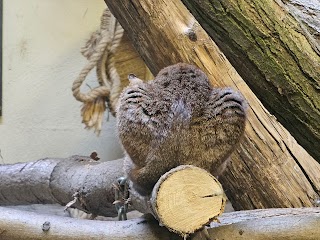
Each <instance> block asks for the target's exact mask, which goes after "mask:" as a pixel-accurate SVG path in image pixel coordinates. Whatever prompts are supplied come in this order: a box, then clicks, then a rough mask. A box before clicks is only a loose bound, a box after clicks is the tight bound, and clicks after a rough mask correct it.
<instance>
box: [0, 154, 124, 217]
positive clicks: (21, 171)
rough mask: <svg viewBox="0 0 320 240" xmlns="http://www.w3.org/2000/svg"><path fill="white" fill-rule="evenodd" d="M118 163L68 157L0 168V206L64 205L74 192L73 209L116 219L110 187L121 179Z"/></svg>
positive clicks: (112, 191)
mask: <svg viewBox="0 0 320 240" xmlns="http://www.w3.org/2000/svg"><path fill="white" fill-rule="evenodd" d="M122 164H123V160H122V159H119V160H114V161H108V162H101V161H94V160H92V159H91V158H89V157H84V156H72V157H70V158H67V159H63V158H60V159H50V158H46V159H40V160H38V161H34V162H28V163H17V164H12V165H0V205H19V204H20V205H21V204H37V203H42V204H48V203H58V204H60V205H63V206H65V205H66V204H67V203H69V202H70V201H72V200H74V197H73V195H74V194H75V193H76V192H77V193H78V194H77V195H78V200H77V201H76V202H75V203H74V205H73V207H76V208H78V209H80V210H82V211H85V212H88V213H92V214H94V215H101V216H117V214H118V213H117V211H116V209H115V207H114V205H113V202H114V200H115V199H114V190H113V185H112V184H113V183H115V182H116V180H117V178H119V177H122V176H124V172H123V170H122Z"/></svg>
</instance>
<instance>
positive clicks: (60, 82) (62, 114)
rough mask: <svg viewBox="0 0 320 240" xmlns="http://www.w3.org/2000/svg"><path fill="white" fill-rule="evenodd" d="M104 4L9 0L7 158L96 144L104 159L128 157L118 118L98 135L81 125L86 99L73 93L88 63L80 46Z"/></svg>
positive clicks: (98, 0)
mask: <svg viewBox="0 0 320 240" xmlns="http://www.w3.org/2000/svg"><path fill="white" fill-rule="evenodd" d="M104 6H105V5H104V2H103V0H5V1H4V16H3V21H4V24H3V117H2V118H1V120H0V150H1V156H0V163H13V162H20V161H32V160H36V159H39V158H43V157H67V156H70V155H73V154H85V155H88V154H90V152H91V151H92V150H97V151H98V153H99V154H100V157H101V158H102V159H116V158H118V157H121V156H122V150H121V148H120V146H119V144H118V140H117V138H116V135H115V120H114V118H112V117H110V120H109V121H108V122H107V121H105V122H104V126H103V131H102V132H101V135H100V137H97V136H96V135H95V134H94V133H93V132H92V131H87V130H85V129H84V126H83V125H82V124H81V118H80V106H81V104H80V103H79V102H77V101H76V100H75V99H74V98H73V96H72V93H71V85H72V82H73V80H74V79H75V78H76V76H77V74H78V73H79V71H80V70H81V68H82V67H83V65H84V64H85V63H86V60H85V59H84V57H82V55H81V54H80V53H79V49H80V48H81V47H82V46H83V44H84V43H85V41H86V39H87V38H88V37H89V35H90V33H91V32H93V31H95V30H96V29H97V27H98V25H99V21H100V19H99V18H100V15H101V13H102V11H103V9H104ZM94 83H95V76H94V74H92V75H90V79H89V84H90V85H91V86H94ZM106 119H107V117H106Z"/></svg>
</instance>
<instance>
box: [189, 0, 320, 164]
mask: <svg viewBox="0 0 320 240" xmlns="http://www.w3.org/2000/svg"><path fill="white" fill-rule="evenodd" d="M183 2H184V3H185V4H186V6H187V7H188V8H189V10H190V11H191V12H192V14H193V15H194V16H195V18H196V19H197V20H198V21H199V23H200V24H201V25H202V26H203V28H204V29H205V30H206V31H207V33H208V34H209V35H210V37H211V38H212V39H213V40H214V41H215V43H216V44H217V45H218V46H219V48H220V49H221V50H222V52H223V53H224V54H225V55H226V57H227V58H228V60H229V61H230V62H231V64H232V65H233V66H234V67H235V68H236V70H237V72H238V73H239V74H240V75H241V76H242V78H243V79H244V80H245V81H246V83H247V84H248V85H249V87H250V88H251V90H252V91H253V92H254V93H255V94H256V95H257V97H258V98H259V99H260V100H261V102H262V103H263V105H264V106H265V107H266V108H267V109H268V110H269V111H270V112H271V113H272V114H274V115H275V116H276V117H277V119H278V120H279V121H280V122H281V123H282V124H283V125H284V126H285V127H286V129H287V130H289V132H290V133H291V134H292V135H293V136H294V137H295V139H296V140H297V141H298V143H299V144H301V145H302V146H303V147H304V148H305V149H306V150H307V151H308V152H309V153H310V154H311V155H312V156H313V157H314V158H315V159H316V160H317V161H318V162H320V151H319V146H320V124H319V122H320V94H319V93H320V71H319V69H320V38H319V34H320V27H319V26H320V2H319V1H316V0H311V1H309V0H307V1H306V0H299V1H296V0H289V1H276V0H263V1H254V0H227V1H224V0H223V1H222V0H213V1H209V0H205V1H200V0H197V1H190V0H183Z"/></svg>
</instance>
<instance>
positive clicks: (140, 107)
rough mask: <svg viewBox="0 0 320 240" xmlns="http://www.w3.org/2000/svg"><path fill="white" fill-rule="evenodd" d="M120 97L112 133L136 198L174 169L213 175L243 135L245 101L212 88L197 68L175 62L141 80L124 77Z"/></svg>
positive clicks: (238, 95)
mask: <svg viewBox="0 0 320 240" xmlns="http://www.w3.org/2000/svg"><path fill="white" fill-rule="evenodd" d="M129 80H130V84H129V86H128V87H127V88H125V89H124V90H123V92H122V93H121V95H120V99H119V105H118V109H117V129H118V136H119V139H120V141H121V144H122V146H123V148H124V150H125V164H124V165H125V166H124V168H125V172H126V174H127V175H128V178H129V179H130V180H131V181H132V183H133V187H134V188H135V190H136V191H138V192H139V193H140V194H141V195H143V196H145V195H148V194H150V193H151V191H152V189H153V187H154V185H155V183H156V182H157V181H158V179H159V178H160V177H161V175H163V174H164V173H166V172H167V171H169V170H170V169H172V168H174V167H177V166H179V165H186V164H190V165H194V166H197V167H201V168H203V169H206V170H207V171H209V172H210V173H212V174H213V175H215V176H217V175H219V174H221V168H222V166H223V165H224V163H225V162H226V161H227V159H228V157H229V156H230V154H231V153H232V151H233V150H234V149H235V148H236V145H237V144H238V143H239V140H240V137H241V136H242V135H243V132H244V128H245V122H246V106H247V104H246V101H245V99H244V98H243V96H242V95H241V94H240V93H239V92H237V91H234V90H232V89H231V88H214V87H212V86H211V84H210V82H209V80H208V77H207V76H206V74H205V73H204V72H203V71H201V70H200V69H198V68H197V67H195V66H193V65H189V64H185V63H178V64H175V65H172V66H168V67H166V68H164V69H162V70H161V71H160V72H159V73H158V75H157V76H156V77H155V79H154V80H151V81H148V82H143V81H142V80H140V79H138V78H136V77H135V76H134V75H129Z"/></svg>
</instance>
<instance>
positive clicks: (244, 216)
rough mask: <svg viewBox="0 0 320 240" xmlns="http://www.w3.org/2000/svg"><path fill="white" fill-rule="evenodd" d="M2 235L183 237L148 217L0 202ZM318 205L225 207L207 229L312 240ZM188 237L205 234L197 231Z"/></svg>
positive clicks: (7, 238) (73, 239) (18, 239)
mask: <svg viewBox="0 0 320 240" xmlns="http://www.w3.org/2000/svg"><path fill="white" fill-rule="evenodd" d="M0 211H1V214H0V239H2V240H22V239H23V240H38V239H39V240H40V239H41V240H82V239H83V240H84V239H85V240H87V239H91V240H98V239H99V240H109V239H113V240H117V239H119V240H120V239H121V240H126V239H148V240H157V239H162V240H163V239H171V240H173V239H183V238H181V237H179V236H178V235H175V234H173V233H170V232H169V231H168V230H167V229H165V228H163V227H160V226H159V224H158V223H157V222H156V221H152V220H151V219H144V218H137V219H132V220H128V221H118V222H114V221H94V220H83V219H70V218H68V217H58V216H50V215H45V214H43V215H40V214H35V213H32V212H26V211H20V210H15V209H8V208H4V207H0ZM319 214H320V210H319V209H318V208H310V209H308V208H304V209H266V210H251V211H241V212H232V213H225V214H223V215H222V216H221V217H219V220H220V222H221V223H215V224H212V225H211V226H210V229H208V232H209V235H210V237H211V239H235V240H237V239H251V240H262V239H263V240H268V239H270V240H271V239H272V240H280V239H281V240H282V239H288V240H298V239H305V240H311V239H312V240H317V239H319V235H320V218H319ZM191 239H193V240H201V239H205V238H204V234H203V233H202V232H197V233H196V234H194V235H191Z"/></svg>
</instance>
